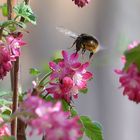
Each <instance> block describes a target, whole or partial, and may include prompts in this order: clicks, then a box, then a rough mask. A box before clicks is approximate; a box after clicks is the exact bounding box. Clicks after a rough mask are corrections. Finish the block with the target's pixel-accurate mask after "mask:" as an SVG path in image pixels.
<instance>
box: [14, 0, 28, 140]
mask: <svg viewBox="0 0 140 140" xmlns="http://www.w3.org/2000/svg"><path fill="white" fill-rule="evenodd" d="M28 3H29V0H25V4H27V5H28ZM24 20H25V19H24V18H23V17H21V19H20V21H21V22H24ZM17 121H18V125H17V140H26V134H25V129H26V126H27V125H26V123H25V122H23V121H22V120H21V119H18V120H17Z"/></svg>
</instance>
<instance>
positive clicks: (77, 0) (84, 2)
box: [72, 0, 90, 7]
mask: <svg viewBox="0 0 140 140" xmlns="http://www.w3.org/2000/svg"><path fill="white" fill-rule="evenodd" d="M72 1H74V3H75V4H76V5H77V6H78V7H84V6H85V5H87V4H88V3H89V2H90V0H72Z"/></svg>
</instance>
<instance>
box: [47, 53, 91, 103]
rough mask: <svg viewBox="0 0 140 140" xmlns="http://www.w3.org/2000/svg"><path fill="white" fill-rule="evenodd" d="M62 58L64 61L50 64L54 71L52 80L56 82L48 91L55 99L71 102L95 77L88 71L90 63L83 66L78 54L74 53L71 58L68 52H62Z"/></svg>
mask: <svg viewBox="0 0 140 140" xmlns="http://www.w3.org/2000/svg"><path fill="white" fill-rule="evenodd" d="M62 56H63V59H62V61H60V62H58V63H55V62H50V63H49V65H50V68H51V69H52V74H51V75H50V78H51V80H55V81H56V82H53V83H50V85H51V87H48V88H46V90H47V92H48V93H51V94H53V95H54V98H56V99H60V98H63V99H65V100H66V101H68V102H70V101H71V99H72V97H74V98H77V97H78V91H79V90H81V89H85V88H86V87H87V82H88V81H89V80H90V79H91V78H92V77H93V75H92V74H91V73H90V72H88V71H87V68H88V66H89V63H88V62H86V63H84V64H82V63H80V62H79V61H78V57H79V55H78V54H76V53H73V54H71V55H70V56H69V55H68V53H67V52H66V51H62Z"/></svg>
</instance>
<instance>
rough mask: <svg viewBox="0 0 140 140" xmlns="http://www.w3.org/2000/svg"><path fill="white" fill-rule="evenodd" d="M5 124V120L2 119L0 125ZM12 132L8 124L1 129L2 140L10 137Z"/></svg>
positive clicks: (0, 136)
mask: <svg viewBox="0 0 140 140" xmlns="http://www.w3.org/2000/svg"><path fill="white" fill-rule="evenodd" d="M1 123H3V119H2V118H1V117H0V124H1ZM10 135H11V134H10V130H9V128H8V126H7V125H6V124H4V125H2V126H1V127H0V140H1V138H2V137H3V136H10Z"/></svg>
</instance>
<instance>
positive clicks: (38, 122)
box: [20, 96, 82, 140]
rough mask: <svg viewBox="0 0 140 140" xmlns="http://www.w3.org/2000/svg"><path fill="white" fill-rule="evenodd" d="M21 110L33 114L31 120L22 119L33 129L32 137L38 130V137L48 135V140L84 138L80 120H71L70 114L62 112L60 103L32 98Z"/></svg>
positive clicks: (26, 101) (76, 118)
mask: <svg viewBox="0 0 140 140" xmlns="http://www.w3.org/2000/svg"><path fill="white" fill-rule="evenodd" d="M20 109H21V110H22V111H25V112H27V114H31V115H30V117H29V118H25V119H23V117H22V119H23V120H24V121H25V120H26V123H27V124H28V125H29V126H30V127H31V128H32V130H31V132H30V135H32V134H33V132H34V131H35V130H37V132H38V135H41V134H45V135H46V140H77V139H78V138H79V137H81V136H82V131H81V125H80V124H79V123H78V121H79V118H78V117H74V118H70V113H69V112H64V111H63V110H62V108H61V103H60V102H57V103H55V104H53V103H52V102H45V101H44V100H42V99H41V98H39V97H38V96H30V97H28V98H27V99H26V100H25V101H24V102H23V104H22V105H21V107H20Z"/></svg>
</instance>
